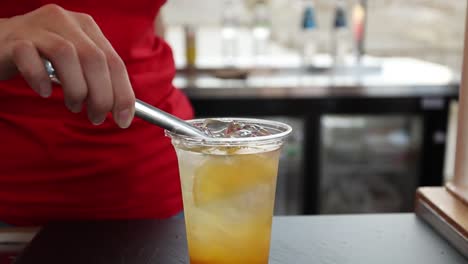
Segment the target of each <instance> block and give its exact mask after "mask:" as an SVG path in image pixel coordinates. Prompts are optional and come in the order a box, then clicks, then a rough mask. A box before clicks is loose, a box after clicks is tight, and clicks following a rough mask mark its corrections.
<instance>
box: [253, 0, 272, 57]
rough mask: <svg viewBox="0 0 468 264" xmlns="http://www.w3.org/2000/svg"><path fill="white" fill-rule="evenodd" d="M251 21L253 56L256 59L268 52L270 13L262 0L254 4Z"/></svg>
mask: <svg viewBox="0 0 468 264" xmlns="http://www.w3.org/2000/svg"><path fill="white" fill-rule="evenodd" d="M253 22H254V24H253V30H252V36H253V51H254V56H255V57H256V58H257V59H262V58H264V57H265V56H267V55H268V53H269V49H268V46H269V41H270V35H271V20H270V14H269V12H268V6H267V5H266V3H265V1H264V0H262V1H259V2H257V3H256V4H255V9H254V21H253Z"/></svg>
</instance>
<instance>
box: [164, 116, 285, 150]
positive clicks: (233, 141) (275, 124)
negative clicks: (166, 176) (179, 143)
mask: <svg viewBox="0 0 468 264" xmlns="http://www.w3.org/2000/svg"><path fill="white" fill-rule="evenodd" d="M207 119H215V120H221V121H240V122H245V123H248V124H257V125H261V126H263V127H267V128H269V129H274V130H278V131H279V132H278V133H276V134H272V135H268V136H259V137H246V138H199V137H194V136H187V135H181V134H176V133H174V132H171V131H168V130H165V134H166V136H168V137H170V138H171V139H180V140H183V141H185V142H190V143H198V144H207V145H220V144H227V145H243V144H246V143H260V144H261V143H269V142H272V141H277V140H282V139H283V138H285V137H287V136H288V135H290V134H291V132H292V127H291V126H290V125H288V124H285V123H282V122H279V121H273V120H266V119H259V118H244V117H212V118H211V117H209V118H197V119H192V120H187V122H189V123H191V124H193V123H197V122H203V121H204V120H207Z"/></svg>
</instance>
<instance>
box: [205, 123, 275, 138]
mask: <svg viewBox="0 0 468 264" xmlns="http://www.w3.org/2000/svg"><path fill="white" fill-rule="evenodd" d="M199 127H200V129H201V130H202V131H204V132H205V134H206V135H208V136H210V137H214V138H248V137H261V136H268V135H271V133H270V131H269V130H268V129H266V128H264V127H262V126H260V125H256V124H245V123H241V122H238V121H233V120H218V119H207V120H205V122H204V123H203V124H201V125H200V126H199Z"/></svg>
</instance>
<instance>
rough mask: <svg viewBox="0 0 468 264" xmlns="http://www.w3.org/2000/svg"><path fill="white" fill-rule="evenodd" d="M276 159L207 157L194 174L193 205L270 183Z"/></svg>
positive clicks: (266, 156) (274, 174)
mask: <svg viewBox="0 0 468 264" xmlns="http://www.w3.org/2000/svg"><path fill="white" fill-rule="evenodd" d="M276 159H277V157H276V155H269V153H263V154H244V155H235V156H211V157H210V158H209V159H208V160H207V161H206V162H205V163H203V164H202V165H201V166H200V167H199V168H198V169H197V170H196V171H195V177H194V182H193V199H194V202H195V205H197V206H201V205H204V204H207V203H209V202H212V201H216V200H220V199H225V198H228V197H230V196H232V195H235V194H239V193H242V192H244V191H247V190H249V189H251V188H253V187H255V186H256V185H258V184H261V183H273V180H274V178H275V177H276V174H277V170H278V162H277V160H276Z"/></svg>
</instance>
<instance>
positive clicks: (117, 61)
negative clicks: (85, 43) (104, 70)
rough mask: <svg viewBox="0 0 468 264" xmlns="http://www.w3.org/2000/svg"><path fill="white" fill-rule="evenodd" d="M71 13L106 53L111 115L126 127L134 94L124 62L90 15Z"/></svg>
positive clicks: (122, 126) (130, 119) (129, 118)
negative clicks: (110, 92) (112, 100)
mask: <svg viewBox="0 0 468 264" xmlns="http://www.w3.org/2000/svg"><path fill="white" fill-rule="evenodd" d="M73 14H74V16H75V18H76V19H77V21H78V22H79V23H80V26H81V28H82V30H83V31H84V32H85V33H86V34H87V35H88V36H89V38H91V40H92V41H94V43H95V44H96V45H97V46H98V47H99V48H100V49H101V50H102V51H103V52H104V54H105V55H106V60H107V65H108V67H109V73H110V78H111V83H112V89H113V95H114V105H113V108H112V113H113V117H114V120H115V122H116V123H117V125H119V126H120V127H121V128H127V127H129V126H130V124H131V122H132V120H133V117H134V114H135V94H134V92H133V89H132V86H131V84H130V79H129V77H128V73H127V70H126V68H125V64H124V63H123V61H122V59H121V58H120V57H119V56H118V54H117V52H116V51H115V50H114V48H113V47H112V45H111V44H110V42H109V41H108V40H107V39H106V37H105V36H104V34H103V33H102V31H101V29H100V28H99V27H98V26H97V24H96V23H95V22H94V20H93V19H92V17H91V16H89V15H84V14H80V13H73Z"/></svg>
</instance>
